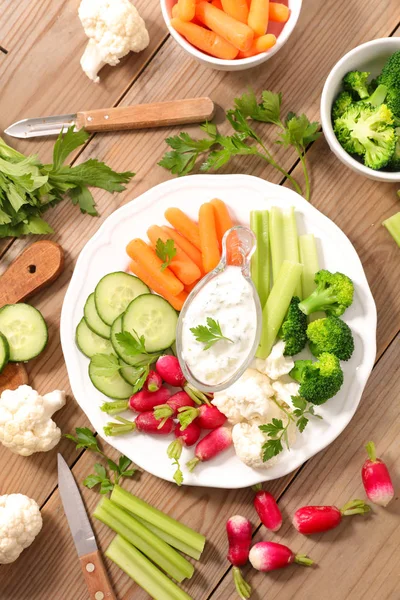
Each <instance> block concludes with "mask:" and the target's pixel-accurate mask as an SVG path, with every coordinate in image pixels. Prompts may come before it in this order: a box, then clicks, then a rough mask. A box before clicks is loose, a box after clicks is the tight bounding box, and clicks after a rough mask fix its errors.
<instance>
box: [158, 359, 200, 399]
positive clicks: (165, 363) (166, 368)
mask: <svg viewBox="0 0 400 600" xmlns="http://www.w3.org/2000/svg"><path fill="white" fill-rule="evenodd" d="M156 370H157V373H158V374H159V375H161V377H162V378H163V380H164V381H165V382H166V383H169V385H173V386H175V387H181V388H183V389H184V390H185V392H187V394H189V396H190V397H191V398H192V399H193V400H194V401H195V402H196V404H201V403H202V402H206V403H208V402H209V399H208V395H207V394H203V392H200V390H197V389H196V388H195V387H194V386H193V385H191V384H190V383H188V382H187V381H186V379H185V376H184V374H183V373H182V369H181V366H180V364H179V360H178V359H177V358H176V356H171V355H170V354H165V355H164V356H160V358H159V359H158V360H157V362H156Z"/></svg>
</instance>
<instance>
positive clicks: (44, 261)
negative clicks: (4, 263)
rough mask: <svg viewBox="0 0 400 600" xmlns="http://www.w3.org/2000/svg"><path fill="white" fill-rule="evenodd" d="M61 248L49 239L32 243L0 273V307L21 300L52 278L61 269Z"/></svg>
mask: <svg viewBox="0 0 400 600" xmlns="http://www.w3.org/2000/svg"><path fill="white" fill-rule="evenodd" d="M63 266H64V251H63V249H62V248H61V246H60V245H59V244H56V243H55V242H51V241H50V240H41V241H39V242H34V243H33V244H31V245H30V246H28V247H27V248H26V250H24V251H23V252H22V254H20V255H19V256H18V258H16V259H15V260H14V262H13V263H11V265H10V266H9V267H8V269H7V270H6V271H5V272H4V273H3V275H1V276H0V308H1V307H2V306H4V305H5V304H14V303H15V302H21V301H22V300H25V298H28V296H31V295H32V294H34V293H35V292H38V291H39V290H41V289H42V288H44V287H46V285H49V284H50V283H52V281H54V280H55V279H56V278H57V277H58V276H59V275H60V273H61V271H62V270H63Z"/></svg>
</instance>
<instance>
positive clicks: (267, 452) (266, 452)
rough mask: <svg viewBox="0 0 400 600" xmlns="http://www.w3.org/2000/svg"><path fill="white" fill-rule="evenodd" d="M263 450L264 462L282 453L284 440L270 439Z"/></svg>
mask: <svg viewBox="0 0 400 600" xmlns="http://www.w3.org/2000/svg"><path fill="white" fill-rule="evenodd" d="M262 450H263V462H266V461H267V460H270V459H271V458H273V457H274V456H277V455H278V454H280V453H281V452H282V450H283V446H282V442H281V440H280V439H277V440H268V442H265V444H264V445H263V447H262Z"/></svg>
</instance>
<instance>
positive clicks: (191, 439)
mask: <svg viewBox="0 0 400 600" xmlns="http://www.w3.org/2000/svg"><path fill="white" fill-rule="evenodd" d="M174 433H175V437H176V438H177V439H176V440H175V441H173V442H171V443H170V445H169V446H168V448H167V455H168V457H169V458H171V459H172V460H173V463H172V464H174V465H176V467H177V468H176V471H175V473H174V481H175V482H176V483H177V484H178V485H182V483H183V475H182V471H181V469H180V465H179V459H180V457H181V454H182V448H183V446H185V447H189V446H193V445H194V444H195V443H196V442H197V440H198V439H199V437H200V434H201V429H200V427H199V426H198V425H197V423H196V422H194V423H191V424H190V425H189V427H187V428H186V429H185V430H184V431H183V430H182V429H181V426H180V424H179V423H177V424H176V427H175V432H174Z"/></svg>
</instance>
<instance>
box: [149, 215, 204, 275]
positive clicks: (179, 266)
mask: <svg viewBox="0 0 400 600" xmlns="http://www.w3.org/2000/svg"><path fill="white" fill-rule="evenodd" d="M147 235H148V238H149V240H150V241H151V243H152V246H153V247H154V248H156V245H157V241H158V240H159V239H160V240H161V241H162V242H164V243H165V242H166V241H167V240H168V239H172V238H170V237H169V236H168V234H167V233H165V231H164V230H163V229H161V227H158V226H157V225H152V226H151V227H149V228H148V230H147ZM174 245H175V244H174ZM175 250H176V254H175V256H174V257H173V259H172V260H171V262H170V264H169V265H168V267H169V268H170V269H171V271H172V272H173V273H174V275H176V276H177V278H178V279H179V280H180V281H182V283H183V284H184V285H190V284H191V283H193V281H197V280H198V279H200V277H201V272H200V269H199V268H198V267H197V266H196V265H195V263H194V262H193V261H192V260H191V259H190V258H189V256H188V255H187V254H186V252H184V251H183V250H182V249H181V248H179V246H176V245H175Z"/></svg>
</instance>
